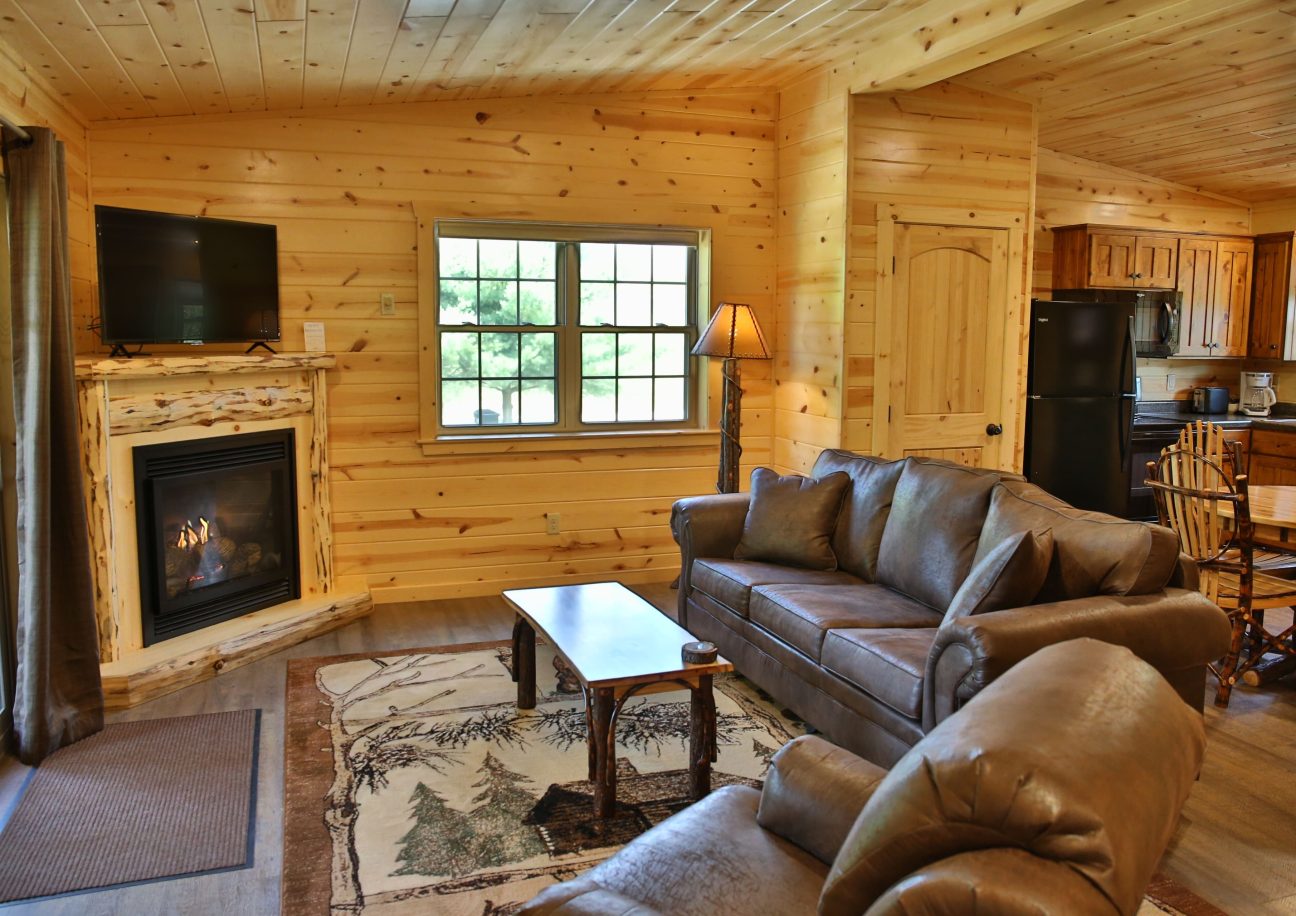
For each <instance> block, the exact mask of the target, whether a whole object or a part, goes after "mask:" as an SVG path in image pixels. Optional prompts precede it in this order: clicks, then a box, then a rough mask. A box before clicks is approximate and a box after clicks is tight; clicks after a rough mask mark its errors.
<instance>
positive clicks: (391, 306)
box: [378, 293, 396, 315]
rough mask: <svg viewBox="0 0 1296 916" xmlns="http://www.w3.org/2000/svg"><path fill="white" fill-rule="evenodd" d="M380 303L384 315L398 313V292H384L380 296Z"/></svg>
mask: <svg viewBox="0 0 1296 916" xmlns="http://www.w3.org/2000/svg"><path fill="white" fill-rule="evenodd" d="M378 304H379V306H380V308H381V311H382V313H383V314H384V315H395V314H396V294H395V293H383V294H382V295H380V296H379V297H378Z"/></svg>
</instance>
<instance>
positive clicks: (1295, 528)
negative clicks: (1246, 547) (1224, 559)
mask: <svg viewBox="0 0 1296 916" xmlns="http://www.w3.org/2000/svg"><path fill="white" fill-rule="evenodd" d="M1247 505H1248V506H1249V507H1250V512H1251V526H1252V534H1251V541H1252V543H1254V544H1256V545H1258V546H1260V547H1276V548H1279V549H1282V550H1288V551H1292V552H1296V486H1292V485H1283V484H1259V485H1256V486H1252V487H1247ZM1219 513H1220V515H1222V516H1224V517H1225V518H1232V517H1233V504H1232V503H1230V502H1220V503H1219ZM1293 613H1294V614H1296V608H1293ZM1293 671H1296V657H1293V656H1288V657H1286V658H1276V659H1272V660H1267V661H1265V662H1262V663H1261V664H1260V665H1257V666H1256V667H1255V668H1252V669H1251V670H1250V671H1248V672H1247V673H1246V674H1244V675H1243V676H1242V682H1243V683H1245V684H1248V685H1250V686H1252V687H1258V686H1260V685H1261V684H1265V683H1268V682H1270V681H1273V680H1276V679H1277V678H1279V677H1282V676H1283V675H1286V674H1291V673H1292V672H1293Z"/></svg>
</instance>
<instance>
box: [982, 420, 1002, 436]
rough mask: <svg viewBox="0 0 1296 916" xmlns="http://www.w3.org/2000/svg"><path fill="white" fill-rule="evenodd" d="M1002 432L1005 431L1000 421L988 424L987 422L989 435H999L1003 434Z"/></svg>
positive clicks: (987, 433)
mask: <svg viewBox="0 0 1296 916" xmlns="http://www.w3.org/2000/svg"><path fill="white" fill-rule="evenodd" d="M1002 433H1003V427H1002V426H1000V425H999V424H998V423H987V424H986V435H987V436H998V435H1001V434H1002Z"/></svg>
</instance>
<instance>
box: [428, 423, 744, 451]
mask: <svg viewBox="0 0 1296 916" xmlns="http://www.w3.org/2000/svg"><path fill="white" fill-rule="evenodd" d="M719 443H720V430H718V429H650V430H644V429H627V430H615V431H614V430H608V431H603V430H599V431H596V432H579V433H570V432H564V433H512V434H501V435H472V436H453V435H451V436H439V437H437V438H436V439H420V440H419V447H420V448H422V449H423V454H424V455H425V456H427V457H429V458H435V457H441V456H451V455H529V454H537V453H546V452H585V451H595V450H603V449H641V448H701V447H710V446H718V445H719Z"/></svg>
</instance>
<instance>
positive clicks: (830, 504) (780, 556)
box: [734, 468, 850, 569]
mask: <svg viewBox="0 0 1296 916" xmlns="http://www.w3.org/2000/svg"><path fill="white" fill-rule="evenodd" d="M849 483H850V477H848V476H847V475H846V474H828V475H826V476H824V477H820V478H817V479H816V478H813V477H802V476H801V475H799V474H789V475H788V476H786V477H780V476H779V475H778V474H777V473H775V472H774V471H771V470H770V469H769V468H757V469H756V470H754V471H752V475H751V505H750V507H749V508H748V509H747V520H746V521H745V522H744V523H743V533H742V540H740V541H739V542H738V547H737V549H735V550H734V558H735V559H738V560H763V561H765V562H766V563H784V564H787V565H788V566H800V567H803V568H805V569H836V568H837V557H836V555H835V554H833V550H832V544H831V538H832V532H833V528H834V527H836V525H837V511H838V510H839V509H840V508H841V502H842V494H844V493H845V492H846V486H847V485H848V484H849Z"/></svg>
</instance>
